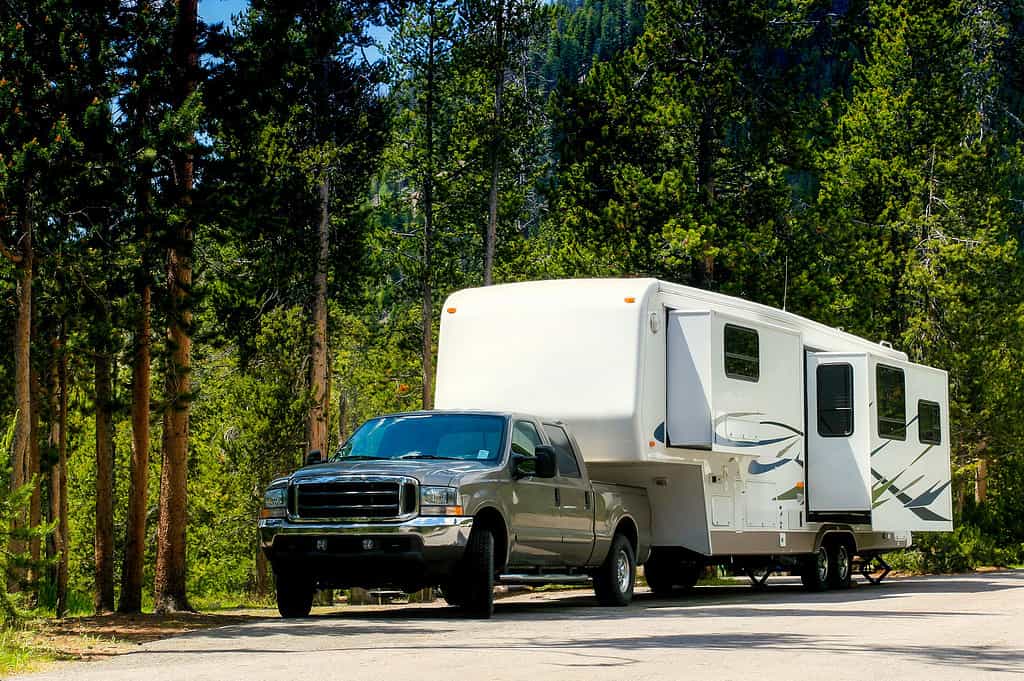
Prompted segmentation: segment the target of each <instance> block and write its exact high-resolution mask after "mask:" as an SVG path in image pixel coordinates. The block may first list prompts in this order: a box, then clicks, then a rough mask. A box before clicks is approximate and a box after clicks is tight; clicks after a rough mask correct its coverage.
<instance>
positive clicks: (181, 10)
mask: <svg viewBox="0 0 1024 681" xmlns="http://www.w3.org/2000/svg"><path fill="white" fill-rule="evenodd" d="M196 3H197V0H178V18H177V24H176V26H175V35H174V61H175V67H176V70H177V75H176V78H177V81H178V83H177V85H178V88H177V105H178V107H179V108H180V107H181V106H183V105H184V104H185V102H186V100H187V99H188V98H189V96H191V94H192V93H193V92H194V91H195V87H196V80H195V79H196V70H197V68H198V47H197V42H196V40H197V30H198V29H197V5H196ZM193 170H194V168H193V158H192V152H191V151H182V150H179V151H177V152H176V153H175V154H174V171H175V187H176V192H177V196H176V199H177V203H178V207H179V209H180V210H181V211H182V214H183V218H182V219H181V221H180V222H179V223H178V225H177V227H176V228H175V233H174V234H172V235H171V245H170V247H169V248H168V253H167V296H168V303H169V304H168V307H169V310H168V324H167V326H168V328H167V342H168V346H169V349H170V357H169V361H168V363H167V375H166V377H165V382H164V390H165V392H166V398H165V401H166V406H165V408H164V414H163V459H164V460H163V467H162V468H161V471H160V524H159V528H158V531H157V556H156V577H155V580H154V581H155V584H154V587H155V588H154V590H155V601H156V603H155V610H156V612H158V613H167V612H178V611H191V610H192V607H191V606H190V605H189V602H188V597H187V594H186V590H185V570H186V562H185V548H186V546H185V528H186V524H187V521H188V518H187V503H188V419H189V402H190V399H191V395H190V386H191V383H190V377H189V372H190V371H191V351H192V338H191V336H190V334H191V326H192V311H191V298H192V239H193V232H194V230H193V226H192V215H191V213H192V210H191V203H192V182H193Z"/></svg>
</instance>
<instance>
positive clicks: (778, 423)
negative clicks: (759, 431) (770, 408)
mask: <svg viewBox="0 0 1024 681" xmlns="http://www.w3.org/2000/svg"><path fill="white" fill-rule="evenodd" d="M761 425H763V426H778V427H779V428H785V429H786V430H791V431H793V432H794V433H796V434H797V435H803V434H804V431H802V430H797V429H796V428H794V427H793V426H787V425H786V424H785V423H780V422H778V421H761Z"/></svg>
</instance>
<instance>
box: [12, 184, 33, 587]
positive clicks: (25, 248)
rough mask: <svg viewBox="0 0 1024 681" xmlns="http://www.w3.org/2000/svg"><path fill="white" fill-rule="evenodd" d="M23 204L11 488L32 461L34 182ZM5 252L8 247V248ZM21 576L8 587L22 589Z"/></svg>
mask: <svg viewBox="0 0 1024 681" xmlns="http://www.w3.org/2000/svg"><path fill="white" fill-rule="evenodd" d="M25 185H26V186H25V196H24V203H23V204H22V207H21V216H20V218H21V230H20V235H19V237H20V238H19V242H18V244H17V245H16V248H17V249H18V251H19V253H18V254H17V255H15V254H10V255H9V257H10V258H11V259H12V260H14V261H15V263H16V264H17V267H18V279H17V292H16V297H17V303H18V312H17V316H16V318H15V322H14V408H15V409H16V410H17V414H16V417H15V424H14V442H13V445H12V448H11V489H19V488H21V487H23V486H24V485H25V484H26V483H28V481H29V460H30V459H31V454H32V368H31V364H32V361H31V360H32V274H33V268H34V266H35V262H34V255H35V252H34V250H33V244H32V205H31V201H32V183H31V181H26V183H25ZM5 252H6V249H5ZM27 520H28V518H26V517H24V516H22V517H16V518H15V522H14V527H24V526H25V523H26V522H27ZM9 550H10V551H11V552H12V553H21V552H23V551H24V550H25V544H24V542H23V541H21V540H12V541H11V543H10V547H9ZM18 577H20V575H18V576H16V577H15V578H13V579H12V580H11V582H12V583H11V584H10V585H9V587H10V588H11V589H12V590H16V589H19V588H20V586H19V585H18V584H17V581H18Z"/></svg>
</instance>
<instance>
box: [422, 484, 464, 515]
mask: <svg viewBox="0 0 1024 681" xmlns="http://www.w3.org/2000/svg"><path fill="white" fill-rule="evenodd" d="M420 513H421V514H422V515H462V507H461V506H459V491H458V490H457V489H455V488H454V487H420Z"/></svg>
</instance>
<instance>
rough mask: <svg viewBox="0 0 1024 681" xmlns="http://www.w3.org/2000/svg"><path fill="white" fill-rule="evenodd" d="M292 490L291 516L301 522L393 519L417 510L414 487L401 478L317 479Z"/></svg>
mask: <svg viewBox="0 0 1024 681" xmlns="http://www.w3.org/2000/svg"><path fill="white" fill-rule="evenodd" d="M294 489H295V500H294V504H295V505H294V506H293V509H294V513H295V516H296V517H298V518H300V519H303V520H393V519H399V518H403V517H406V516H409V515H410V514H412V513H414V512H415V510H416V487H415V485H414V484H413V483H412V482H411V481H408V480H404V479H400V478H399V479H376V478H375V479H365V478H354V479H345V478H340V479H335V480H316V481H310V482H298V483H296V484H295V486H294Z"/></svg>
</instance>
